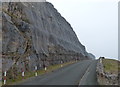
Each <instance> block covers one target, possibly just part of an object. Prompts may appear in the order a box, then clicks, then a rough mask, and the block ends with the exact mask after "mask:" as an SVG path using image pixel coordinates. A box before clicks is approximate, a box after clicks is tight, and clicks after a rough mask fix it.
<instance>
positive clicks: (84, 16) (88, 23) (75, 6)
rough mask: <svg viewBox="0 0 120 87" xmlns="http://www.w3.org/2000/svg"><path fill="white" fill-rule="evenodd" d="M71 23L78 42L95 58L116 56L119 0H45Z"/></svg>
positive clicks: (115, 57)
mask: <svg viewBox="0 0 120 87" xmlns="http://www.w3.org/2000/svg"><path fill="white" fill-rule="evenodd" d="M47 1H49V2H51V3H52V4H53V5H54V6H55V8H56V9H57V10H58V11H59V12H60V13H61V15H62V16H63V17H65V19H66V20H67V21H68V22H69V23H70V24H71V25H72V27H73V29H74V31H75V32H76V34H77V36H78V38H79V40H80V42H81V43H82V44H83V45H85V47H86V50H87V51H88V52H91V53H93V54H94V55H95V56H96V57H97V58H98V57H100V56H104V57H107V58H114V59H117V58H118V1H119V0H47Z"/></svg>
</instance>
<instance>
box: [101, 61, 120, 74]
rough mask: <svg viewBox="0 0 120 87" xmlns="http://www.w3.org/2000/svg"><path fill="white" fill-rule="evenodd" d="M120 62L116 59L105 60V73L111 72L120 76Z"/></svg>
mask: <svg viewBox="0 0 120 87" xmlns="http://www.w3.org/2000/svg"><path fill="white" fill-rule="evenodd" d="M119 64H120V61H117V60H114V59H103V65H104V71H105V72H110V73H113V74H118V70H119V69H120V66H119Z"/></svg>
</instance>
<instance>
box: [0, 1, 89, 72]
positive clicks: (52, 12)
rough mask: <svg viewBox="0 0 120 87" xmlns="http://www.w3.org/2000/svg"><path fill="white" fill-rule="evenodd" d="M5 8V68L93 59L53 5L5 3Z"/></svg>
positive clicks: (30, 67)
mask: <svg viewBox="0 0 120 87" xmlns="http://www.w3.org/2000/svg"><path fill="white" fill-rule="evenodd" d="M2 10H3V13H2V45H3V46H2V55H3V56H2V57H3V71H4V70H9V69H10V68H11V67H17V69H14V70H17V71H20V70H21V69H24V70H33V69H34V67H35V66H38V69H41V68H42V66H43V65H45V66H49V65H53V64H59V63H61V61H62V62H68V61H72V60H76V59H77V60H83V59H91V56H89V54H88V53H87V52H86V50H85V46H83V45H82V44H81V43H80V42H79V40H78V38H77V36H76V34H75V32H74V31H73V28H72V27H71V25H70V24H69V23H68V22H67V21H66V20H65V19H64V18H63V17H62V16H61V15H60V13H59V12H58V11H57V10H56V9H55V8H54V6H53V5H52V4H50V3H48V2H43V3H42V2H39V3H38V2H36V3H35V2H34V3H30V2H26V3H23V2H19V3H17V2H14V3H3V7H2ZM12 69H13V68H12Z"/></svg>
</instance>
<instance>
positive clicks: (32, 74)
mask: <svg viewBox="0 0 120 87" xmlns="http://www.w3.org/2000/svg"><path fill="white" fill-rule="evenodd" d="M73 63H75V61H71V62H67V63H63V64H62V66H63V67H64V66H67V65H70V64H73ZM59 68H61V64H56V65H51V66H48V67H47V70H46V71H45V70H44V69H42V70H38V71H37V73H38V75H43V74H46V73H49V72H52V71H53V70H57V69H59ZM30 77H35V71H31V72H25V76H24V78H23V77H22V76H21V73H19V74H18V76H17V77H16V79H8V80H7V83H6V85H14V84H16V83H19V82H21V81H23V80H26V79H29V78H30ZM2 84H3V82H2Z"/></svg>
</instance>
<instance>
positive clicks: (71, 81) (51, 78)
mask: <svg viewBox="0 0 120 87" xmlns="http://www.w3.org/2000/svg"><path fill="white" fill-rule="evenodd" d="M96 63H97V61H96V60H84V61H80V62H77V63H75V64H71V65H69V66H66V67H63V68H61V69H58V70H55V71H54V72H51V73H48V74H45V75H42V76H38V77H36V78H33V79H30V80H28V81H25V82H23V83H21V84H20V85H78V84H79V85H97V84H98V83H97V78H96Z"/></svg>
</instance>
